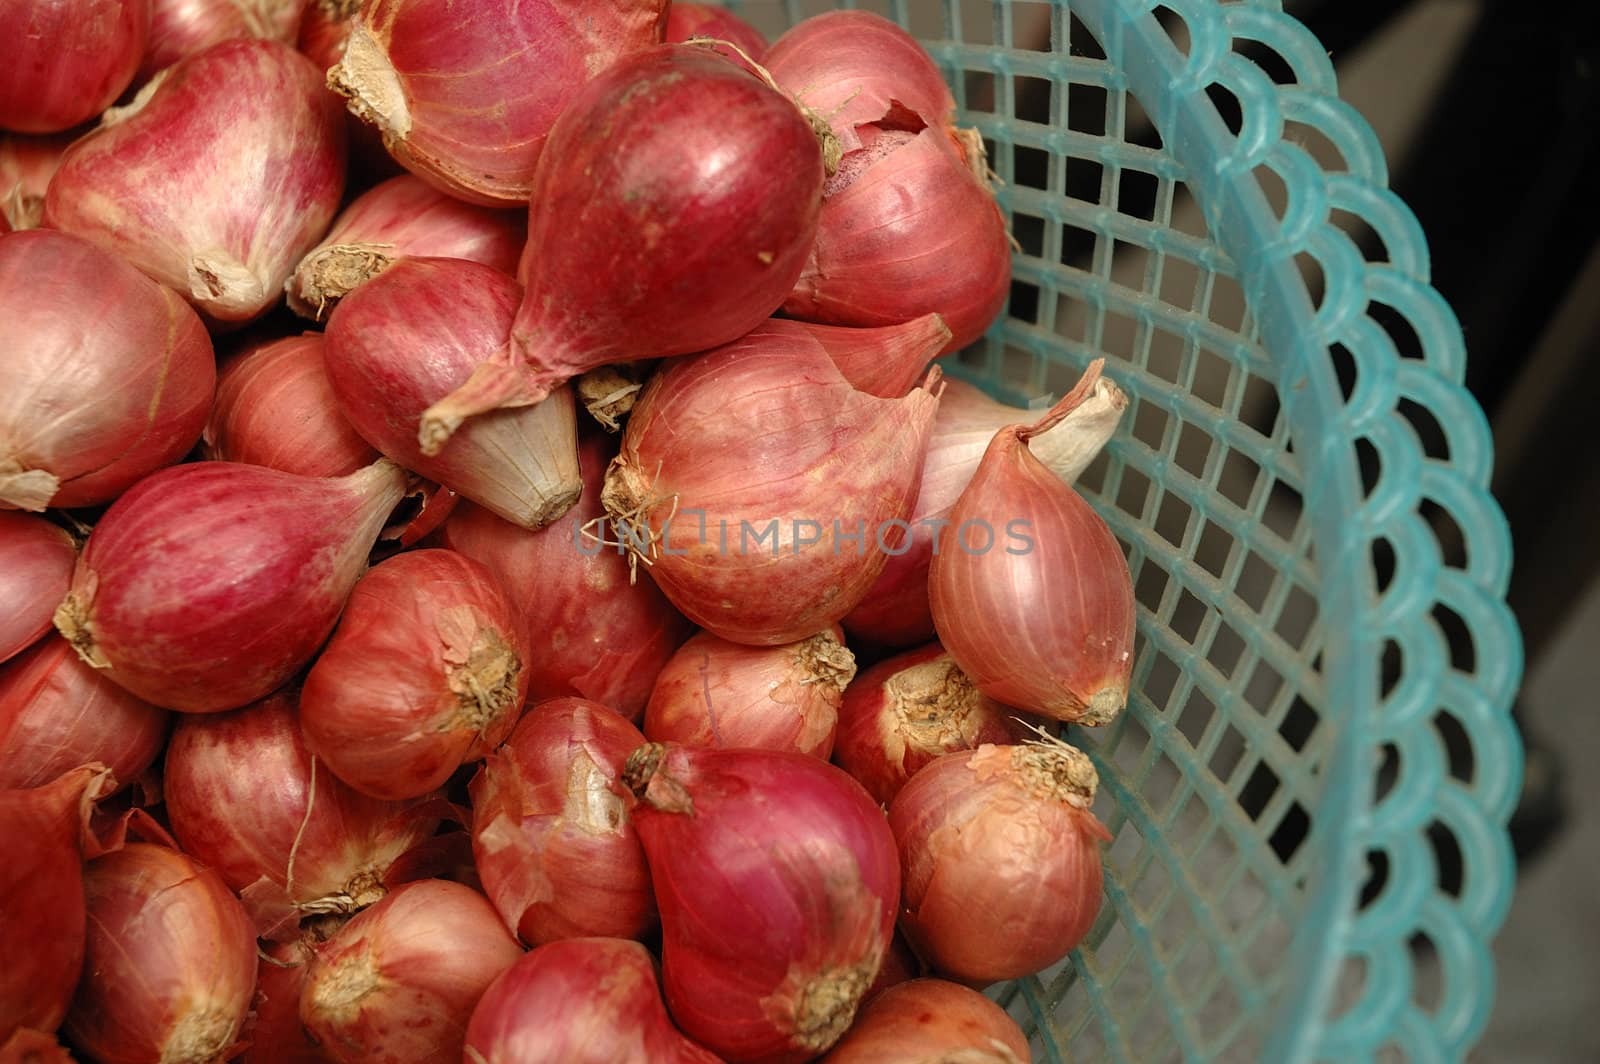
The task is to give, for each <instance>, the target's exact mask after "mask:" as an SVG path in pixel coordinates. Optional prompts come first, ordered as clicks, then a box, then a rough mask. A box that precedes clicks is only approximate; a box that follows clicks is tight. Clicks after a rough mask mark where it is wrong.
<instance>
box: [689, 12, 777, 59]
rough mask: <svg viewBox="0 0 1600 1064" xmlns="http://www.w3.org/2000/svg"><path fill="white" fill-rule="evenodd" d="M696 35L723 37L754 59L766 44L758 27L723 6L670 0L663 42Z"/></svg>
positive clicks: (758, 56)
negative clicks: (670, 5)
mask: <svg viewBox="0 0 1600 1064" xmlns="http://www.w3.org/2000/svg"><path fill="white" fill-rule="evenodd" d="M696 38H699V39H702V40H712V41H726V42H727V43H729V44H731V45H734V46H735V47H736V48H738V49H739V50H740V51H741V52H743V53H744V54H745V57H746V58H748V59H749V60H751V61H752V62H755V63H759V62H761V57H762V56H763V55H765V54H766V52H767V48H768V44H767V38H766V37H765V35H763V34H762V32H761V31H760V30H758V29H756V28H755V27H754V26H752V25H750V23H748V22H746V21H745V20H744V19H742V18H740V17H739V16H738V15H735V14H734V13H733V12H732V11H729V10H728V9H727V8H725V7H717V6H715V5H713V4H694V3H690V2H689V0H673V3H672V7H671V8H669V9H668V10H667V33H666V40H667V43H668V44H683V43H685V42H687V41H691V40H694V39H696Z"/></svg>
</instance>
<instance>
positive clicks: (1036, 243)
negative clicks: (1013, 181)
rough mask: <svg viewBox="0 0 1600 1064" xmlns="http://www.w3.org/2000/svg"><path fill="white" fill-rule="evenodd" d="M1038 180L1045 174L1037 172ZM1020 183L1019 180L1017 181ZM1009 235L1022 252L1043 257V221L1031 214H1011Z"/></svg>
mask: <svg viewBox="0 0 1600 1064" xmlns="http://www.w3.org/2000/svg"><path fill="white" fill-rule="evenodd" d="M1037 178H1038V180H1040V181H1044V180H1045V179H1046V178H1045V175H1044V174H1042V173H1041V174H1038V175H1037ZM1018 183H1019V184H1020V182H1018ZM1011 235H1012V236H1013V237H1015V238H1016V241H1017V244H1018V246H1019V247H1021V249H1022V254H1024V255H1027V256H1029V257H1031V258H1035V259H1038V258H1043V257H1044V235H1045V221H1044V219H1043V218H1036V217H1034V216H1033V215H1031V214H1013V215H1012V216H1011Z"/></svg>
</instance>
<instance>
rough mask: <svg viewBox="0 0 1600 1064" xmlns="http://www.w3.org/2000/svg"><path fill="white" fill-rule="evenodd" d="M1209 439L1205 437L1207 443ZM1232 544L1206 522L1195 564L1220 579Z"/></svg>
mask: <svg viewBox="0 0 1600 1064" xmlns="http://www.w3.org/2000/svg"><path fill="white" fill-rule="evenodd" d="M1210 439H1211V438H1210V437H1209V436H1208V437H1206V440H1207V442H1208V443H1209V442H1210ZM1233 544H1234V539H1233V536H1232V535H1231V534H1230V533H1229V532H1228V531H1227V530H1226V529H1224V528H1222V527H1221V526H1219V525H1215V524H1212V523H1211V522H1210V521H1207V522H1206V523H1205V526H1204V527H1202V528H1201V530H1200V543H1199V545H1198V546H1196V548H1195V552H1194V560H1195V564H1196V565H1198V566H1200V568H1202V569H1204V570H1205V571H1206V572H1208V573H1210V574H1211V575H1212V576H1214V577H1217V578H1219V579H1220V578H1221V576H1222V573H1223V571H1224V570H1225V569H1226V568H1227V566H1228V555H1230V554H1232V553H1233Z"/></svg>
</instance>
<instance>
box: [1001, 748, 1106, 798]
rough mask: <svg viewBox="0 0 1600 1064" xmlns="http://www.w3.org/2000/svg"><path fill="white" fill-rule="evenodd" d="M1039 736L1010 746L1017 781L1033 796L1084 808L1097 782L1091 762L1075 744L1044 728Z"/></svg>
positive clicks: (1097, 778)
mask: <svg viewBox="0 0 1600 1064" xmlns="http://www.w3.org/2000/svg"><path fill="white" fill-rule="evenodd" d="M1040 736H1041V737H1040V738H1038V739H1035V740H1031V741H1029V742H1027V743H1025V744H1023V745H1022V746H1017V747H1013V748H1012V753H1011V768H1012V770H1013V771H1014V772H1015V779H1016V781H1017V783H1018V784H1019V785H1020V786H1021V787H1022V788H1023V789H1024V790H1026V791H1028V792H1029V793H1030V794H1032V795H1034V796H1035V797H1037V798H1042V799H1045V800H1048V801H1055V802H1065V803H1066V804H1067V805H1070V806H1073V807H1075V808H1078V809H1088V808H1089V807H1090V806H1091V805H1093V804H1094V795H1095V791H1096V789H1097V788H1098V787H1099V785H1100V776H1099V774H1098V773H1096V772H1095V770H1094V764H1093V762H1091V761H1090V760H1089V758H1088V756H1087V755H1086V754H1084V752H1083V751H1081V750H1079V749H1078V748H1077V747H1075V746H1069V745H1068V744H1067V743H1064V742H1062V741H1061V740H1060V739H1057V738H1054V737H1052V736H1050V735H1048V734H1047V733H1044V732H1041V733H1040Z"/></svg>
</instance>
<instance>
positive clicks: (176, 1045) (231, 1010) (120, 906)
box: [65, 842, 256, 1064]
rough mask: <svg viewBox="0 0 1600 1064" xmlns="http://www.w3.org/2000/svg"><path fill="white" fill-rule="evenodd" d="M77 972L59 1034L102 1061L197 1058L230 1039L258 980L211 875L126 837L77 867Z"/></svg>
mask: <svg viewBox="0 0 1600 1064" xmlns="http://www.w3.org/2000/svg"><path fill="white" fill-rule="evenodd" d="M83 879H84V895H85V898H86V902H87V906H88V912H89V933H88V938H87V948H86V950H85V956H84V977H83V981H82V982H81V983H80V984H79V985H78V992H77V996H76V997H75V998H74V999H73V1002H72V1010H71V1012H69V1013H68V1014H67V1019H66V1023H65V1031H66V1033H67V1036H68V1037H69V1038H70V1039H71V1040H72V1043H73V1044H74V1045H75V1046H77V1047H78V1048H79V1049H81V1050H83V1051H84V1052H85V1053H87V1054H90V1055H92V1056H93V1058H94V1059H95V1060H98V1061H104V1062H105V1064H147V1062H150V1061H160V1062H162V1064H191V1062H192V1064H204V1062H207V1061H212V1060H216V1059H218V1058H219V1057H221V1056H222V1055H223V1053H224V1051H226V1050H227V1049H228V1047H230V1046H231V1045H233V1043H234V1040H235V1038H236V1037H237V1036H238V1034H239V1030H240V1028H241V1027H242V1026H243V1024H244V1019H245V1013H246V1012H247V1011H248V1009H249V1007H250V996H251V992H252V991H253V990H254V989H255V985H256V941H255V932H254V930H252V928H251V926H250V921H249V920H248V919H247V918H246V916H245V913H244V908H243V907H242V906H240V904H239V901H238V899H237V898H235V897H234V896H233V895H232V894H230V893H228V888H227V887H226V886H224V885H223V883H222V880H221V879H219V878H217V875H216V873H214V872H212V871H211V870H210V869H208V868H206V867H204V866H203V865H200V864H198V863H196V862H195V861H193V860H192V859H190V858H189V857H186V856H184V855H183V854H181V853H179V852H178V851H176V850H171V849H168V848H166V847H165V846H156V845H152V844H150V843H144V842H135V843H129V844H128V845H126V846H124V847H123V848H122V849H120V850H117V851H116V852H114V853H108V854H106V855H105V856H103V857H97V858H95V859H94V860H93V861H90V862H89V864H88V865H87V867H85V869H84V875H83Z"/></svg>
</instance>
